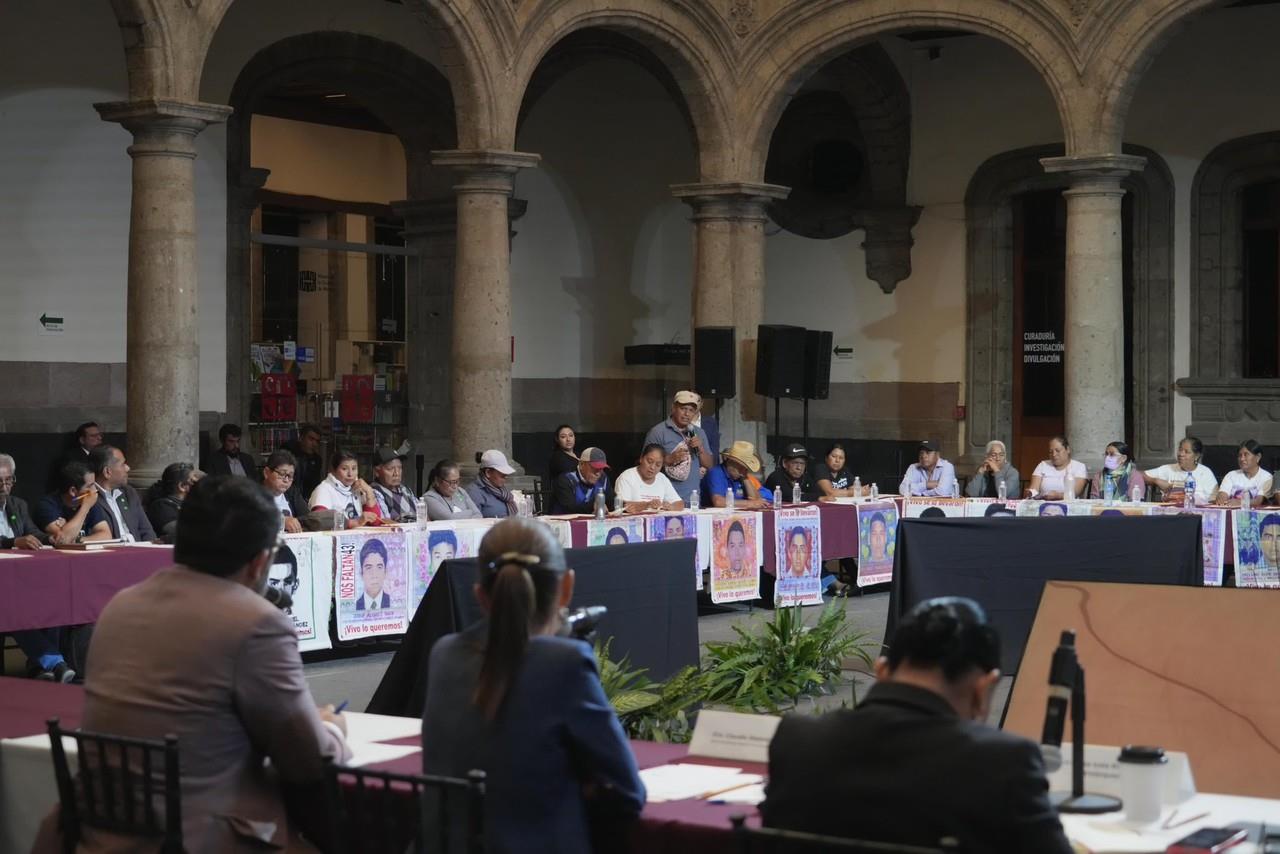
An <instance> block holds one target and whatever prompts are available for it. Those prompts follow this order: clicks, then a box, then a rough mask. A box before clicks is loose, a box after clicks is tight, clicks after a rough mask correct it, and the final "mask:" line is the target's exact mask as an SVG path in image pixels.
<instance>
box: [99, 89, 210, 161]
mask: <svg viewBox="0 0 1280 854" xmlns="http://www.w3.org/2000/svg"><path fill="white" fill-rule="evenodd" d="M93 108H94V109H95V110H97V111H98V115H99V116H100V117H101V118H102V120H103V121H105V122H113V123H115V124H119V125H121V126H123V127H124V129H125V130H127V131H129V133H131V134H133V138H134V144H133V145H131V146H129V155H130V156H131V157H147V156H169V157H186V158H190V159H194V158H195V156H196V146H195V139H196V137H197V136H199V134H200V132H201V131H203V130H204V129H205V128H207V127H208V126H209V125H212V124H219V123H221V122H224V121H226V120H227V119H228V118H230V116H231V113H232V110H231V108H230V107H224V106H220V105H218V104H204V103H190V102H186V101H172V100H165V99H158V98H145V99H142V100H137V101H108V102H103V103H98V104H94V105H93Z"/></svg>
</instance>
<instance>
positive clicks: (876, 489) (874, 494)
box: [871, 483, 880, 501]
mask: <svg viewBox="0 0 1280 854" xmlns="http://www.w3.org/2000/svg"><path fill="white" fill-rule="evenodd" d="M871 500H872V501H879V500H880V484H878V483H873V484H871Z"/></svg>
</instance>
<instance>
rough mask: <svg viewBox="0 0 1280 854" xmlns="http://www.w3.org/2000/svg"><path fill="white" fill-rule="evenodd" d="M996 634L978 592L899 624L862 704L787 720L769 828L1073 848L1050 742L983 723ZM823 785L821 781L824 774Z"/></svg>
mask: <svg viewBox="0 0 1280 854" xmlns="http://www.w3.org/2000/svg"><path fill="white" fill-rule="evenodd" d="M999 666H1000V639H999V636H998V635H997V634H996V631H995V629H994V628H992V627H991V626H990V625H988V624H987V619H986V615H985V614H984V612H983V610H982V608H981V606H979V605H978V604H977V603H976V602H974V601H972V600H970V599H961V598H953V597H948V598H943V599H930V600H927V601H924V602H921V603H920V604H918V605H916V606H915V607H914V608H912V609H911V610H910V612H909V613H908V614H907V615H906V617H904V618H903V620H902V621H901V622H900V623H899V624H898V627H897V629H896V631H895V632H894V635H893V639H892V640H891V641H890V643H889V646H888V656H887V657H883V656H882V657H881V658H880V659H879V660H878V661H876V664H875V674H876V679H877V681H876V683H875V684H874V685H873V686H872V687H871V689H870V691H868V692H867V695H866V697H865V698H864V699H863V700H861V701H860V702H859V703H858V705H857V707H856V708H854V709H839V710H836V711H833V712H830V713H828V714H825V715H815V716H811V715H799V714H794V715H787V716H786V717H784V718H783V719H782V723H781V724H780V725H779V726H778V729H777V732H776V733H775V734H774V736H773V741H772V742H771V743H770V744H769V776H768V783H767V784H766V788H765V800H764V802H763V803H761V804H760V815H761V818H762V819H763V821H764V824H765V825H766V826H768V827H778V828H785V829H788V830H800V831H807V832H811V833H820V834H826V835H830V836H845V837H856V838H859V839H866V840H870V841H877V842H893V843H898V844H905V845H919V846H937V845H938V843H939V841H940V840H942V839H943V838H946V837H952V838H954V839H956V840H957V841H958V843H959V848H960V850H963V851H982V852H996V853H997V854H1004V852H1007V854H1030V852H1035V854H1070V852H1071V850H1072V849H1071V846H1070V844H1069V843H1068V842H1067V839H1066V836H1065V834H1064V833H1063V831H1062V825H1061V823H1060V822H1059V821H1058V816H1057V814H1056V813H1055V812H1054V810H1053V807H1051V806H1050V804H1049V796H1048V795H1049V785H1048V783H1047V781H1046V780H1045V772H1044V763H1043V761H1042V760H1041V757H1040V747H1039V745H1037V744H1035V743H1034V742H1032V741H1029V740H1028V739H1025V738H1021V737H1019V736H1015V735H1012V734H1009V733H1006V732H1002V731H1000V730H998V729H995V728H994V727H991V726H988V725H987V724H986V723H985V721H986V718H987V715H988V712H989V711H990V704H991V694H992V692H993V690H994V689H995V687H996V684H997V683H998V682H999V681H1000V670H999ZM818 780H820V781H821V785H817V786H815V785H814V781H818Z"/></svg>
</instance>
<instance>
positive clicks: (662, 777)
mask: <svg viewBox="0 0 1280 854" xmlns="http://www.w3.org/2000/svg"><path fill="white" fill-rule="evenodd" d="M640 779H641V780H643V781H644V787H645V790H646V791H647V792H648V793H649V797H648V800H649V802H650V803H662V802H663V801H682V800H686V799H688V798H698V797H705V796H707V795H711V793H713V792H720V791H723V790H725V789H731V788H737V787H740V786H746V785H750V784H752V783H760V782H762V781H763V779H764V778H763V777H761V776H760V775H759V774H744V773H742V769H741V768H725V767H721V766H719V765H696V764H692V763H689V764H676V765H659V766H657V767H656V768H645V769H644V770H643V771H641V772H640ZM712 797H716V796H715V795H712Z"/></svg>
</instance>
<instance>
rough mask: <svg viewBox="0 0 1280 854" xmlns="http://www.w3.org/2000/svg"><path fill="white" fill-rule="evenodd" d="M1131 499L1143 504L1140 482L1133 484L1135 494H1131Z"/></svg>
mask: <svg viewBox="0 0 1280 854" xmlns="http://www.w3.org/2000/svg"><path fill="white" fill-rule="evenodd" d="M1129 500H1130V501H1132V502H1133V503H1134V504H1141V503H1142V487H1140V486H1138V484H1136V483H1135V484H1134V485H1133V494H1132V495H1130V496H1129Z"/></svg>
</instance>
